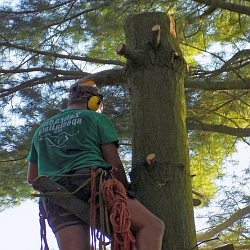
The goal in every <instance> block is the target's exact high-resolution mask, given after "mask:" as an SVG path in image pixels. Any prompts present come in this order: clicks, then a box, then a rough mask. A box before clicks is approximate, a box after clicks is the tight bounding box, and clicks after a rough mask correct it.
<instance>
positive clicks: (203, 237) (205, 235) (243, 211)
mask: <svg viewBox="0 0 250 250" xmlns="http://www.w3.org/2000/svg"><path fill="white" fill-rule="evenodd" d="M248 213H250V206H247V207H245V208H242V209H240V210H238V211H237V212H235V213H234V214H232V215H231V216H230V217H229V218H228V219H227V220H225V221H224V222H223V223H221V224H219V225H218V226H216V227H214V228H212V229H211V230H210V231H207V232H205V233H203V234H198V235H197V241H204V240H206V239H209V238H212V237H213V236H214V235H215V234H218V233H220V232H221V231H222V230H225V229H227V228H228V227H229V226H231V225H232V224H233V223H234V222H236V221H238V220H240V219H241V218H242V217H244V216H245V215H247V214H248Z"/></svg>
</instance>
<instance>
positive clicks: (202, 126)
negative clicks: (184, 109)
mask: <svg viewBox="0 0 250 250" xmlns="http://www.w3.org/2000/svg"><path fill="white" fill-rule="evenodd" d="M187 129H188V130H201V131H208V132H217V133H222V134H227V135H232V136H237V137H250V128H233V127H229V126H225V125H214V124H207V123H203V122H201V121H198V120H194V119H191V118H187Z"/></svg>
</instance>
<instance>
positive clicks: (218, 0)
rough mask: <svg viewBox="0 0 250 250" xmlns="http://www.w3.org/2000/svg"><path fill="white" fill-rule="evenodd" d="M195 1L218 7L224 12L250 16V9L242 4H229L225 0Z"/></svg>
mask: <svg viewBox="0 0 250 250" xmlns="http://www.w3.org/2000/svg"><path fill="white" fill-rule="evenodd" d="M193 1H194V2H197V3H201V4H206V5H209V6H212V7H215V8H216V7H217V8H221V9H224V10H229V11H231V12H236V13H240V14H246V15H250V7H247V6H244V5H241V4H236V3H228V2H224V1H223V0H193Z"/></svg>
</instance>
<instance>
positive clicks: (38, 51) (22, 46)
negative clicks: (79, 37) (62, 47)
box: [0, 42, 125, 66]
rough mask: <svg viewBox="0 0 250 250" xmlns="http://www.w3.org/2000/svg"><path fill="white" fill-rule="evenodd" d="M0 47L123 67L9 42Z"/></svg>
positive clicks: (109, 62) (116, 62)
mask: <svg viewBox="0 0 250 250" xmlns="http://www.w3.org/2000/svg"><path fill="white" fill-rule="evenodd" d="M0 46H5V47H8V48H14V49H19V50H23V51H27V52H30V53H35V54H39V55H44V56H53V57H57V58H66V59H71V60H79V61H85V62H91V63H98V64H99V63H100V64H113V65H118V66H124V65H125V63H124V62H121V61H118V60H103V59H97V58H92V57H87V56H74V55H63V54H59V53H55V52H51V51H42V50H37V49H33V48H30V47H27V46H26V45H17V44H13V43H9V42H0Z"/></svg>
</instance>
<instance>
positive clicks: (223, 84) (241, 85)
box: [185, 78, 250, 91]
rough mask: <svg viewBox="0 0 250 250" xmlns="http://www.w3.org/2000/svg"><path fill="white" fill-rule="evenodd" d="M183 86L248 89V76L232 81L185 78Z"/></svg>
mask: <svg viewBox="0 0 250 250" xmlns="http://www.w3.org/2000/svg"><path fill="white" fill-rule="evenodd" d="M185 88H191V89H201V90H211V91H213V90H232V89H250V78H249V79H248V78H247V79H244V81H242V80H232V81H217V82H216V81H209V80H206V79H203V81H200V80H190V79H186V80H185Z"/></svg>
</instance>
